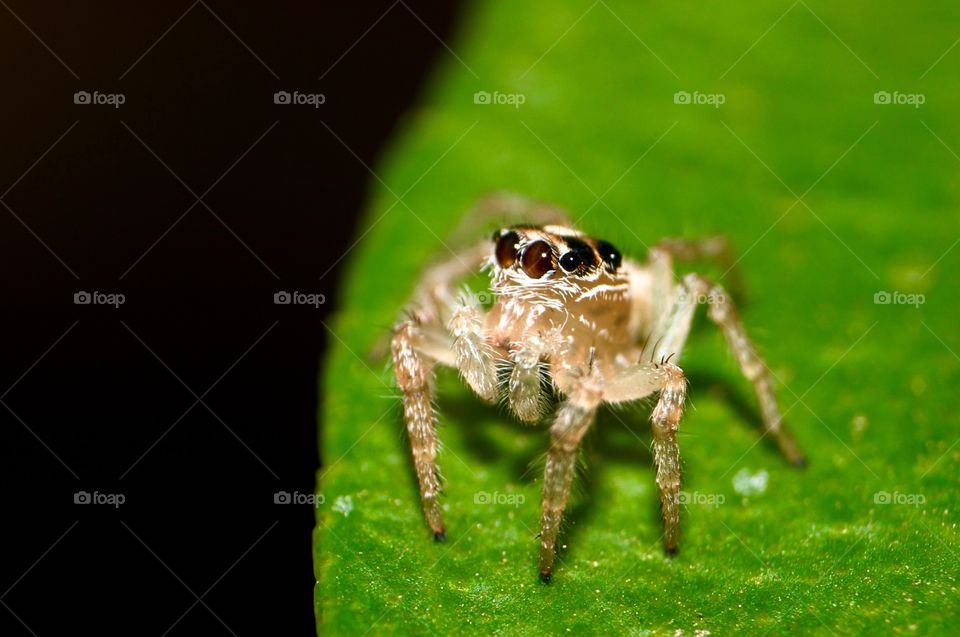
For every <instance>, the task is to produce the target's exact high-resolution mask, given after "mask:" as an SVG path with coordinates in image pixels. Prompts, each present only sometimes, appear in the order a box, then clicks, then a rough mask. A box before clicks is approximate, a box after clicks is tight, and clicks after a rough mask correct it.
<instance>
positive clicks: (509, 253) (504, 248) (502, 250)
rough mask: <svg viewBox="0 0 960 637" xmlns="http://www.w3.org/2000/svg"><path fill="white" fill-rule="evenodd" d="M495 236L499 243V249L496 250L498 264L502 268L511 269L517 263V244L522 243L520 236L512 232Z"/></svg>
mask: <svg viewBox="0 0 960 637" xmlns="http://www.w3.org/2000/svg"><path fill="white" fill-rule="evenodd" d="M494 236H495V237H496V241H497V247H496V249H495V250H494V256H495V257H496V259H497V264H499V266H500V267H501V268H509V267H510V266H511V265H513V264H514V263H516V262H517V244H518V243H520V235H518V234H517V233H516V232H514V231H513V230H511V231H509V232H505V233H503V234H499V233H497V234H496V235H494Z"/></svg>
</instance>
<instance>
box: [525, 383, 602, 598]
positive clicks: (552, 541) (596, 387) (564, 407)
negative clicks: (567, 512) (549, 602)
mask: <svg viewBox="0 0 960 637" xmlns="http://www.w3.org/2000/svg"><path fill="white" fill-rule="evenodd" d="M600 399H601V388H600V382H599V374H597V373H596V372H595V371H591V372H590V373H589V374H588V375H587V376H585V377H583V378H581V379H579V380H578V381H577V382H576V385H575V387H574V388H573V389H572V390H571V391H570V392H569V394H568V396H567V399H566V401H565V402H563V403H562V404H561V405H560V408H559V409H558V411H557V418H556V421H555V422H554V423H553V426H552V427H550V449H549V451H548V452H547V466H546V469H545V470H544V474H543V516H542V518H541V520H540V580H541V581H543V582H544V583H548V582H550V579H551V577H552V573H553V561H554V559H555V557H556V544H557V534H558V533H559V532H560V522H561V520H562V519H563V511H564V509H565V508H566V506H567V498H568V497H569V495H570V483H571V482H572V481H573V474H574V468H575V465H576V462H577V452H578V451H579V449H580V441H581V440H583V436H584V434H586V433H587V430H588V429H589V428H590V425H592V424H593V420H594V417H595V415H596V411H597V406H598V405H599V404H600Z"/></svg>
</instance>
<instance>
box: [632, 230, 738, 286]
mask: <svg viewBox="0 0 960 637" xmlns="http://www.w3.org/2000/svg"><path fill="white" fill-rule="evenodd" d="M673 259H676V260H678V261H686V262H691V261H712V262H714V263H716V264H717V265H718V266H719V267H721V268H723V276H725V277H727V276H728V277H729V279H728V280H729V282H730V289H731V290H733V292H734V293H735V294H736V295H739V293H741V292H742V291H743V280H742V278H741V276H740V270H739V269H738V268H737V267H736V265H737V259H736V257H735V256H734V252H733V247H732V246H731V245H730V241H729V239H727V238H726V237H725V236H723V235H714V236H711V237H703V238H700V239H693V240H690V239H681V238H669V239H664V240H662V241H659V242H658V243H657V244H656V245H654V246H653V247H652V248H651V249H650V260H651V261H652V262H653V263H654V264H657V263H660V264H662V265H663V266H665V267H663V268H661V272H662V274H665V275H666V280H667V282H668V283H670V282H672V278H673V264H672V261H673Z"/></svg>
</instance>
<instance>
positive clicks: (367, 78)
mask: <svg viewBox="0 0 960 637" xmlns="http://www.w3.org/2000/svg"><path fill="white" fill-rule="evenodd" d="M456 17H457V16H456V15H455V8H454V3H450V2H418V1H415V0H407V1H406V2H405V3H401V2H381V1H366V2H356V3H345V2H337V3H260V4H259V5H257V4H251V3H228V2H223V1H220V0H205V2H196V3H193V4H191V2H190V1H189V0H187V1H183V2H147V3H142V2H139V3H127V2H96V3H93V2H90V3H87V2H84V3H77V2H58V3H51V2H44V3H29V2H26V1H25V0H3V3H2V6H0V81H2V84H0V85H2V87H3V88H2V93H0V94H2V99H0V113H2V117H0V135H2V142H0V148H2V152H0V193H2V194H0V200H2V202H3V203H2V204H0V255H2V256H0V259H2V263H3V267H2V271H0V285H2V322H3V324H2V335H3V338H2V348H0V361H2V363H0V374H2V376H0V395H2V405H0V431H2V432H3V438H2V441H0V444H2V463H0V467H2V477H0V483H2V486H0V490H2V491H0V493H2V497H3V513H4V516H3V527H4V533H3V537H4V539H3V549H2V552H3V555H4V557H3V559H2V564H3V567H2V580H0V595H2V597H0V600H2V604H3V606H5V608H0V634H3V635H19V634H30V633H34V634H56V633H63V632H65V630H67V629H70V628H72V629H74V630H76V631H78V632H84V633H85V632H87V631H90V630H93V631H95V634H127V635H131V634H155V633H157V634H162V633H164V631H166V630H168V629H169V628H170V627H171V626H173V629H172V630H171V631H170V634H171V635H176V634H210V635H216V634H229V633H230V632H233V633H236V634H246V633H265V634H311V633H312V632H313V631H314V627H313V598H312V595H313V585H314V582H315V579H314V576H313V571H312V563H311V548H310V534H311V529H312V526H313V509H312V508H311V507H310V506H295V505H286V506H284V505H277V504H274V494H275V493H276V492H278V491H287V492H291V493H292V492H296V491H299V492H300V493H310V492H312V490H313V487H314V479H315V471H316V470H317V468H318V466H319V465H320V458H319V454H318V451H317V431H316V429H317V428H316V417H315V414H316V410H317V408H318V403H319V402H320V401H322V396H318V392H317V373H318V361H319V358H320V356H321V353H322V349H323V347H324V345H325V340H326V336H327V335H325V333H324V330H323V327H322V325H321V323H320V321H321V320H322V319H324V318H325V317H326V315H327V314H328V313H329V312H330V311H333V310H335V309H336V306H337V293H336V289H335V284H336V281H337V279H338V276H339V273H340V269H339V268H340V267H341V266H342V265H343V261H340V259H341V257H342V256H343V255H344V253H345V252H346V251H347V250H348V248H349V247H350V245H351V244H352V242H353V237H354V235H355V232H356V225H357V221H358V213H359V211H360V210H361V208H362V206H363V202H364V197H365V192H366V189H367V186H368V184H369V182H370V176H369V174H368V172H367V170H366V168H364V166H363V165H362V163H361V162H360V161H359V160H358V159H357V158H356V157H354V156H353V154H352V153H351V152H350V151H349V150H347V149H346V148H345V147H344V145H343V144H341V142H340V141H338V140H337V138H336V137H335V136H334V135H333V134H332V133H331V132H330V131H331V130H332V131H333V132H334V133H335V134H336V136H339V137H340V138H341V139H342V140H343V143H345V144H346V145H347V146H349V148H350V149H352V151H353V152H354V153H356V155H357V156H359V158H360V159H362V160H363V161H364V162H366V163H368V164H373V163H375V161H376V157H377V153H378V152H379V151H380V150H381V149H382V148H383V146H384V144H385V143H387V142H388V140H389V137H390V133H391V131H392V129H393V128H394V127H395V125H396V122H397V119H398V117H399V116H400V115H401V114H402V113H403V111H404V110H405V109H406V108H409V107H410V105H411V104H412V103H413V101H414V100H415V99H416V97H417V94H418V90H419V88H420V87H421V85H422V83H423V81H424V79H425V77H426V74H427V73H428V72H429V69H430V66H431V64H432V62H433V61H434V60H436V59H437V58H438V57H440V56H444V55H449V54H448V53H447V52H446V51H445V49H444V48H443V45H442V44H441V42H440V39H447V38H449V37H450V32H451V29H452V28H453V26H454V21H455V19H456ZM421 20H422V22H421ZM368 29H369V31H368ZM431 31H432V32H431ZM365 32H366V35H364V34H365ZM41 41H42V42H41ZM46 47H49V50H48V48H46ZM141 56H142V57H141ZM321 76H322V79H320V78H321ZM81 90H85V91H88V92H90V93H93V92H94V91H99V92H100V93H122V94H123V95H124V96H125V98H126V101H125V103H124V104H123V105H122V106H121V107H119V108H113V107H111V106H109V105H92V104H86V105H84V104H75V103H74V93H75V92H76V91H81ZM279 90H286V91H289V92H291V93H292V92H293V91H300V92H301V93H322V94H323V95H324V96H325V98H326V103H325V104H323V105H322V106H321V107H320V108H317V109H315V108H312V107H310V106H306V105H302V106H296V105H282V104H281V105H278V104H274V100H273V94H274V92H276V91H279ZM325 125H326V126H329V129H330V130H328V129H327V128H326V126H325ZM58 140H59V141H58ZM208 190H209V192H208ZM191 191H192V192H191ZM198 197H202V203H197V198H198ZM191 206H192V207H191ZM279 290H289V291H293V290H298V291H302V292H310V293H321V294H324V295H325V296H326V303H325V304H324V305H323V306H322V307H320V308H319V309H314V308H311V307H303V306H284V305H275V304H274V302H273V295H274V294H275V293H276V292H277V291H279ZM79 291H87V292H94V291H98V292H101V293H120V294H123V295H124V296H125V299H126V300H125V303H124V304H123V305H122V306H121V307H119V308H113V307H108V306H97V305H77V304H75V303H74V295H75V294H76V293H77V292H79ZM8 388H9V389H8ZM208 391H209V393H208ZM198 398H200V399H201V401H200V402H197V399H198ZM80 491H86V492H88V493H91V494H92V493H94V492H98V493H100V494H122V495H123V497H124V498H125V502H124V503H123V504H122V505H121V506H119V507H118V508H114V507H111V506H108V505H95V504H88V505H82V504H75V503H74V494H75V493H77V492H80ZM197 597H201V598H202V601H201V602H200V603H197ZM191 607H192V608H191ZM174 624H175V625H174ZM268 627H269V628H268Z"/></svg>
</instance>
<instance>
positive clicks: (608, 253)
mask: <svg viewBox="0 0 960 637" xmlns="http://www.w3.org/2000/svg"><path fill="white" fill-rule="evenodd" d="M597 252H599V253H600V258H601V259H603V262H604V263H606V264H607V269H609V270H610V271H611V272H616V271H617V269H618V268H619V267H620V264H621V263H623V256H621V254H620V251H619V250H617V249H616V248H614V247H613V246H612V245H611V244H609V243H607V242H606V241H597Z"/></svg>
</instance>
